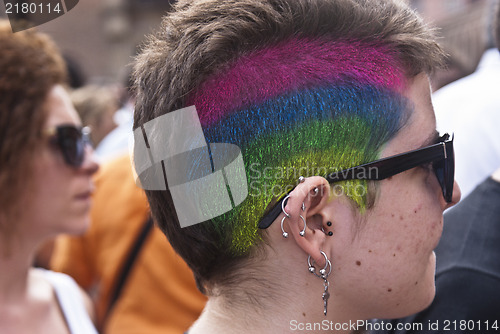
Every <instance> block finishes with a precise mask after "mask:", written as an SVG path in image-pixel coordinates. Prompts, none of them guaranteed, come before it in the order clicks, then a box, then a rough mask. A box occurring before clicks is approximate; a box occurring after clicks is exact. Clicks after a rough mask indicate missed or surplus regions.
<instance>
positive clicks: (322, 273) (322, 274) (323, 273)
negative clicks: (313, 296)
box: [307, 251, 332, 316]
mask: <svg viewBox="0 0 500 334" xmlns="http://www.w3.org/2000/svg"><path fill="white" fill-rule="evenodd" d="M321 255H323V256H324V258H325V266H324V267H323V269H320V270H319V275H318V274H316V267H315V266H314V260H312V259H311V255H309V257H308V258H307V265H308V266H309V272H310V273H311V274H314V276H316V277H319V278H321V279H322V280H323V286H324V292H323V295H322V296H321V298H322V299H323V313H324V314H325V316H326V312H327V310H328V298H330V292H329V291H328V288H329V287H330V282H328V276H329V275H330V274H331V272H332V263H331V262H330V260H328V257H327V256H326V254H325V252H323V251H321Z"/></svg>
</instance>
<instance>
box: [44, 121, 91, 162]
mask: <svg viewBox="0 0 500 334" xmlns="http://www.w3.org/2000/svg"><path fill="white" fill-rule="evenodd" d="M45 133H46V134H47V135H48V136H50V142H51V144H53V145H55V146H57V147H58V149H59V150H61V153H62V155H63V157H64V161H65V162H66V164H68V165H69V166H72V167H77V168H78V167H81V165H82V164H83V161H84V160H85V147H86V146H87V145H90V144H91V142H90V138H89V135H90V128H89V127H88V126H86V127H80V126H75V125H70V124H63V125H59V126H56V127H54V128H50V129H47V130H46V131H45Z"/></svg>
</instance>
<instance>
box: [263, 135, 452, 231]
mask: <svg viewBox="0 0 500 334" xmlns="http://www.w3.org/2000/svg"><path fill="white" fill-rule="evenodd" d="M428 163H432V170H433V171H434V173H435V174H436V177H437V179H438V181H439V184H440V185H441V189H442V191H443V197H444V199H445V200H446V202H448V203H450V202H451V200H452V196H453V184H454V182H455V157H454V152H453V137H452V138H451V139H450V135H449V134H447V133H446V134H444V135H443V136H442V137H440V138H439V139H438V143H437V144H433V145H430V146H427V147H423V148H420V149H417V150H413V151H409V152H406V153H401V154H397V155H393V156H390V157H387V158H383V159H380V160H376V161H372V162H369V163H366V164H363V165H359V166H355V167H351V168H348V169H344V170H341V171H338V172H334V173H331V174H328V175H327V176H325V179H326V180H327V181H328V182H329V183H334V182H340V181H346V180H375V181H379V180H383V179H386V178H388V177H391V176H393V175H396V174H399V173H402V172H404V171H407V170H409V169H412V168H415V167H417V166H421V165H425V164H428ZM287 195H288V194H286V195H284V196H283V197H282V198H281V199H280V200H279V201H278V202H277V203H276V204H275V205H274V206H273V207H272V208H271V209H270V210H269V212H268V213H267V214H266V215H265V216H264V217H263V218H262V220H261V221H260V222H259V225H258V227H259V228H260V229H266V228H268V227H269V226H270V225H271V224H272V222H273V221H274V220H275V219H276V218H277V217H278V216H279V214H280V213H281V207H282V203H283V201H284V200H285V198H286V197H287ZM284 204H286V203H284ZM284 204H283V205H284Z"/></svg>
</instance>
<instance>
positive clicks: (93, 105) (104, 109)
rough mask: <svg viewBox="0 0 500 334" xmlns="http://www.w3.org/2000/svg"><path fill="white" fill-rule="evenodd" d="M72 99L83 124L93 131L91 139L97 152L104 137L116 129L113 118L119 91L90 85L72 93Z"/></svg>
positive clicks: (116, 108)
mask: <svg viewBox="0 0 500 334" xmlns="http://www.w3.org/2000/svg"><path fill="white" fill-rule="evenodd" d="M70 97H71V101H72V102H73V105H74V106H75V109H76V111H77V112H78V114H79V115H80V118H81V119H82V124H83V125H85V126H90V128H91V129H92V133H91V134H90V139H91V140H92V144H93V145H94V147H95V148H96V151H97V150H98V149H99V144H100V143H101V141H102V140H103V139H104V137H106V135H108V134H109V133H110V132H111V131H112V130H113V129H114V128H116V124H115V121H114V119H113V116H114V114H115V112H116V111H117V110H118V96H117V91H116V89H113V88H112V87H109V86H102V87H100V86H95V85H88V86H84V87H82V88H79V89H76V90H74V91H72V92H71V93H70Z"/></svg>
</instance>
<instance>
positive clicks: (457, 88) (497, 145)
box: [432, 0, 500, 196]
mask: <svg viewBox="0 0 500 334" xmlns="http://www.w3.org/2000/svg"><path fill="white" fill-rule="evenodd" d="M496 5H497V0H494V1H490V3H489V10H488V12H487V13H488V15H489V17H488V20H487V21H488V22H489V24H488V25H487V28H488V29H485V31H484V34H485V35H487V36H488V37H487V38H485V39H486V40H488V43H487V49H486V51H485V52H484V54H483V56H482V58H481V60H480V62H479V65H478V67H477V69H476V71H475V72H474V73H472V74H471V75H469V76H466V77H464V78H462V79H459V80H457V81H454V82H452V83H450V84H448V85H446V86H444V87H443V88H441V89H439V90H437V91H436V92H435V93H434V94H433V96H432V100H433V104H434V109H435V111H436V120H437V126H438V129H453V131H454V133H455V136H456V140H455V157H456V180H457V182H458V183H459V184H460V189H461V190H462V195H463V196H467V195H468V194H469V193H470V192H471V191H472V190H474V188H475V187H476V186H477V185H478V184H479V183H481V182H482V181H483V180H484V179H485V178H486V177H488V176H489V175H491V174H492V173H493V172H494V171H495V170H496V169H497V167H498V166H500V131H499V130H498V126H499V124H500V94H499V89H500V54H499V52H498V50H497V48H496V47H495V41H494V37H493V36H494V34H493V33H492V32H493V30H494V29H493V26H494V24H493V22H494V14H495V10H494V9H493V7H494V6H496ZM485 14H486V12H485Z"/></svg>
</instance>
